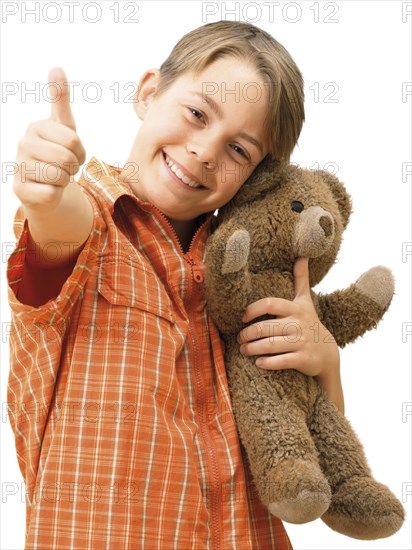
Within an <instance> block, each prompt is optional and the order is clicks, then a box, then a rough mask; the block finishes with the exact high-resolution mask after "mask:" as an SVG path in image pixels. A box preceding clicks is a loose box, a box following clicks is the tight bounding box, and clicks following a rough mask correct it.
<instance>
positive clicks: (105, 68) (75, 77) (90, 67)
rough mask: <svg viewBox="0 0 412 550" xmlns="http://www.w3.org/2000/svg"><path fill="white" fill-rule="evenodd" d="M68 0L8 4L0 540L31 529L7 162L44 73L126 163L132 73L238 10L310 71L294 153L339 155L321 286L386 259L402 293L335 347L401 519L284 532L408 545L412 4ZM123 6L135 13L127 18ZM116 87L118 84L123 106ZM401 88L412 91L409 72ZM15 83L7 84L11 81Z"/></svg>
mask: <svg viewBox="0 0 412 550" xmlns="http://www.w3.org/2000/svg"><path fill="white" fill-rule="evenodd" d="M65 3H66V2H54V3H53V2H46V1H44V0H43V1H41V2H40V3H39V9H38V12H39V17H38V19H39V21H38V22H35V16H34V15H29V14H27V15H26V18H25V19H26V20H25V21H24V15H25V13H24V12H25V11H26V10H28V9H33V8H35V3H34V2H5V1H3V2H2V28H1V46H2V53H1V79H2V86H3V87H2V92H3V94H2V102H1V122H2V124H1V161H2V182H1V198H2V203H1V205H2V209H1V228H2V236H1V238H2V257H1V269H2V273H1V284H2V289H1V303H2V307H1V313H2V355H1V359H2V368H1V384H2V385H1V402H2V416H1V429H2V434H1V435H2V446H1V479H2V484H1V487H2V499H1V508H2V509H1V517H2V524H1V541H0V548H1V549H2V550H12V549H22V548H23V546H24V529H25V520H24V518H25V508H24V502H23V501H24V490H23V486H22V485H21V483H22V477H21V474H20V471H19V469H18V465H17V460H16V457H15V449H14V439H13V434H12V432H11V428H10V425H9V423H8V422H7V415H6V414H5V402H6V385H7V376H8V340H7V327H8V323H9V320H10V314H9V309H8V305H7V293H6V285H5V268H6V260H7V255H8V254H9V253H10V251H11V247H12V243H13V242H14V237H13V232H12V220H13V216H14V212H15V210H16V208H17V206H18V201H17V198H16V197H15V196H14V195H13V193H12V176H11V175H7V169H8V168H9V167H10V164H8V163H12V162H13V161H14V160H15V155H16V148H17V143H18V140H19V139H20V138H21V137H22V136H23V134H24V132H25V130H26V127H27V125H28V124H29V123H30V122H31V121H33V120H38V119H42V118H46V117H48V116H49V112H50V103H49V102H48V101H47V96H46V84H47V73H48V71H49V69H50V68H52V67H53V66H61V67H63V68H64V69H65V71H66V75H67V77H68V80H69V81H71V82H78V83H79V86H77V88H76V89H75V96H74V101H73V104H72V109H73V112H74V115H75V118H76V123H77V130H78V133H79V135H80V137H81V139H82V141H83V143H84V145H85V147H86V151H87V160H89V159H90V157H91V156H92V155H93V156H96V157H97V158H100V159H102V160H104V161H106V162H109V163H111V164H119V165H123V164H124V163H125V162H126V160H127V158H128V155H129V151H130V149H131V146H132V142H133V139H134V136H135V133H136V130H137V128H138V120H137V118H136V116H135V114H134V111H133V108H132V104H131V103H127V102H125V101H124V99H125V98H126V96H128V95H129V96H130V93H131V91H132V87H131V86H129V87H127V83H131V82H132V83H134V84H135V85H136V83H137V81H138V79H139V77H140V75H141V74H142V73H143V72H144V71H145V70H146V69H148V68H149V67H158V66H160V64H161V62H162V61H163V60H164V59H165V58H166V57H167V55H168V53H169V52H170V50H171V48H172V47H173V45H174V44H175V43H176V41H177V40H178V39H179V38H180V37H181V36H182V35H183V34H185V33H186V32H188V31H190V30H192V29H194V28H195V27H198V26H200V25H202V24H203V23H207V22H210V21H216V20H220V19H240V20H245V21H250V22H252V23H255V24H256V25H258V26H260V27H261V28H263V29H265V30H267V31H268V32H270V33H271V34H272V35H273V36H274V37H275V38H276V39H277V40H279V41H280V42H281V43H282V44H283V45H284V46H285V47H286V48H287V49H288V50H289V52H290V53H291V54H292V57H293V58H294V59H295V61H296V63H297V65H298V66H299V67H300V69H301V71H302V73H303V75H304V78H305V92H306V122H305V125H304V128H303V131H302V134H301V138H300V140H299V145H298V147H297V148H296V149H295V152H294V155H293V157H292V160H293V161H294V162H297V163H299V164H300V165H301V166H309V167H315V166H320V167H323V166H325V164H327V163H334V165H335V166H336V167H337V168H338V173H337V175H338V177H339V178H340V179H341V180H342V181H343V182H344V183H345V185H346V187H347V189H348V191H349V193H350V194H351V195H352V197H353V208H354V212H353V215H352V219H351V221H350V224H349V227H348V229H347V231H346V233H345V238H344V243H343V245H342V248H341V252H340V255H339V258H338V262H337V264H336V265H335V266H334V267H333V269H332V270H331V272H330V273H329V274H328V276H327V277H326V278H325V280H324V281H323V282H322V283H321V284H320V285H319V288H318V290H322V291H323V292H328V291H331V290H334V289H336V288H342V287H346V286H348V285H349V284H350V283H352V282H353V281H355V280H356V278H357V277H358V276H359V275H360V274H361V273H362V272H363V271H365V270H366V269H368V268H369V267H371V266H374V265H378V264H383V265H386V266H388V267H390V268H391V269H392V271H393V273H394V275H395V279H396V295H395V297H394V300H393V302H392V305H391V307H390V309H389V311H388V312H387V313H386V315H385V317H384V319H383V320H382V322H381V323H380V324H379V326H378V328H377V329H375V330H373V331H371V332H369V333H367V334H366V335H365V336H364V337H363V338H362V339H360V340H359V341H357V342H356V343H355V344H352V345H350V346H349V347H348V348H347V349H344V350H343V351H342V353H341V358H342V376H343V387H344V393H345V401H346V415H347V416H348V418H349V419H350V421H351V422H352V425H353V426H354V428H355V430H356V431H357V433H358V434H359V436H360V438H361V440H362V442H363V444H364V447H365V450H366V454H367V456H368V459H369V463H370V465H371V467H372V470H373V472H374V475H375V476H376V478H377V479H378V480H380V481H382V482H383V483H385V484H387V485H388V486H389V487H390V488H391V489H392V491H393V492H394V493H395V494H396V495H397V496H398V498H399V499H401V500H403V503H404V506H405V508H406V509H407V514H408V519H407V522H406V523H405V526H404V527H403V528H402V530H401V531H400V532H399V533H398V534H396V535H395V536H393V537H391V538H390V539H384V540H380V541H373V542H366V541H356V540H353V539H350V538H347V537H344V536H343V535H340V534H338V533H335V532H333V531H331V530H330V529H329V528H328V527H326V525H325V524H324V523H323V522H322V521H321V520H317V521H315V522H313V523H311V524H307V525H302V526H292V525H288V524H286V528H287V531H288V534H289V536H290V538H291V541H292V544H293V547H294V548H295V550H304V549H306V550H309V549H328V550H335V549H336V550H338V549H340V550H344V549H357V550H358V549H373V550H377V549H385V550H389V549H390V550H398V549H399V550H400V549H411V548H412V541H411V534H410V533H411V517H410V516H411V502H412V494H411V493H412V472H411V424H412V417H411V414H409V415H407V414H406V415H405V414H404V417H403V411H404V413H405V411H408V410H409V411H411V409H412V405H411V402H412V397H411V354H410V351H411V346H410V341H411V339H412V335H411V336H409V337H407V336H405V338H404V339H405V342H403V341H402V330H403V328H404V330H405V327H406V328H407V325H406V324H407V323H411V321H412V314H411V307H410V304H411V288H410V285H411V262H412V260H411V256H410V255H409V256H408V255H404V256H403V255H402V250H403V246H404V247H405V246H406V247H408V246H409V250H411V248H410V246H411V245H410V244H409V245H408V243H411V241H412V235H411V179H412V176H411V175H410V176H409V177H404V178H403V177H402V165H403V163H407V162H411V128H410V117H411V104H412V96H411V95H407V96H405V97H402V89H403V83H407V82H409V83H410V82H411V80H412V78H411V72H410V64H411V59H410V52H411V23H412V15H409V17H408V16H404V20H405V21H403V16H402V11H403V10H409V11H412V5H411V2H399V1H357V2H355V1H341V2H314V1H307V2H306V1H303V2H224V3H221V2H200V1H193V2H189V1H180V2H179V1H174V2H165V1H152V2H146V1H139V2H115V1H105V2H103V1H101V2H95V3H94V4H98V5H99V7H100V10H101V14H100V20H98V21H97V19H98V15H99V14H98V12H97V11H96V8H95V7H93V5H92V4H93V3H91V2H85V1H83V2H82V5H86V4H89V7H88V9H87V10H86V11H84V12H83V14H82V11H81V9H80V7H79V6H75V5H73V13H74V21H73V22H70V20H69V15H70V12H69V8H68V6H65V5H64V4H65ZM56 4H59V6H60V7H61V19H60V21H57V19H58V15H59V13H58V11H57V10H56V7H55V6H56ZM74 4H76V3H74ZM111 8H112V9H111ZM229 10H232V13H228V11H229ZM12 11H17V13H16V14H14V15H13V14H11V12H12ZM116 12H117V13H116ZM8 14H9V15H8ZM117 15H118V17H117ZM128 15H129V16H130V18H131V22H129V23H126V21H125V19H126V17H127V16H128ZM85 18H88V19H89V20H91V21H95V22H94V23H93V22H88V21H87V20H86V19H85ZM47 19H48V20H49V21H47ZM117 19H118V21H117ZM52 21H56V22H54V23H53V22H52ZM333 21H334V22H333ZM90 82H95V83H97V84H98V86H99V87H100V90H101V92H102V96H101V98H100V100H99V101H97V102H92V99H93V89H92V88H87V85H88V83H90ZM36 83H37V89H38V90H39V94H40V97H37V98H36V97H35V95H27V94H26V93H25V88H24V87H25V86H26V87H27V89H35V87H36ZM116 83H118V84H116ZM115 86H118V87H119V88H118V89H119V91H120V96H119V100H118V101H117V102H116V101H114V91H113V88H114V87H115ZM123 86H126V89H123ZM405 86H406V91H407V90H408V89H409V90H411V85H410V84H409V88H408V86H407V85H404V89H405ZM111 88H112V89H111ZM12 89H13V90H14V93H9V95H7V93H5V92H10V90H12ZM42 92H44V97H42ZM88 92H89V96H87V93H88ZM317 92H318V94H317ZM333 92H335V93H333ZM331 94H332V95H331ZM330 100H337V101H335V102H331V101H330ZM329 166H331V167H332V165H329ZM403 180H404V181H403ZM404 243H406V244H404ZM13 492H14V494H11V493H13ZM240 550H241V549H240Z"/></svg>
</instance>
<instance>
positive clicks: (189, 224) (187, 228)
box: [168, 218, 196, 252]
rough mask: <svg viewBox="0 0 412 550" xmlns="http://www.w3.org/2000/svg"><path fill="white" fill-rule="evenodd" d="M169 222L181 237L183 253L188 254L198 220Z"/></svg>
mask: <svg viewBox="0 0 412 550" xmlns="http://www.w3.org/2000/svg"><path fill="white" fill-rule="evenodd" d="M168 220H169V222H170V224H171V225H172V227H173V229H174V230H175V232H176V235H177V236H178V237H179V241H180V244H181V246H182V249H183V251H184V252H187V251H188V250H189V247H190V243H191V242H192V238H193V234H194V227H195V221H196V220H187V221H178V220H171V219H170V218H168Z"/></svg>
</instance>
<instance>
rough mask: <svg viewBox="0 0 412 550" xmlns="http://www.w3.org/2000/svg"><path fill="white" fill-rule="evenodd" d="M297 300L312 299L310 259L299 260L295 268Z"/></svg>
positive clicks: (302, 258)
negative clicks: (307, 297) (304, 297)
mask: <svg viewBox="0 0 412 550" xmlns="http://www.w3.org/2000/svg"><path fill="white" fill-rule="evenodd" d="M293 277H294V288H295V298H298V297H299V298H300V297H302V296H309V297H310V284H309V258H306V257H301V258H297V260H296V261H295V264H294V266H293Z"/></svg>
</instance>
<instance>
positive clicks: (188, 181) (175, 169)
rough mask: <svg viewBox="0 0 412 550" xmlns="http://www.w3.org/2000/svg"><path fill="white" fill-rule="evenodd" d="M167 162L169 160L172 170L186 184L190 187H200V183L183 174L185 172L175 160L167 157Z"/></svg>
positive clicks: (168, 163)
mask: <svg viewBox="0 0 412 550" xmlns="http://www.w3.org/2000/svg"><path fill="white" fill-rule="evenodd" d="M166 162H167V165H168V166H169V168H170V169H171V170H172V172H174V173H175V174H176V176H177V177H178V178H179V179H180V180H181V181H183V183H185V184H186V185H188V186H189V187H200V185H199V184H198V183H196V182H195V181H193V180H192V179H190V178H188V177H187V176H185V175H184V174H183V172H182V171H181V170H180V168H178V167H177V166H176V164H173V162H172V161H171V160H170V159H169V158H168V157H166Z"/></svg>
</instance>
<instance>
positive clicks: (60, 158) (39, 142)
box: [20, 126, 80, 185]
mask: <svg viewBox="0 0 412 550" xmlns="http://www.w3.org/2000/svg"><path fill="white" fill-rule="evenodd" d="M62 128H63V126H62ZM28 147H29V146H27V147H26V145H25V141H24V140H22V141H21V143H20V148H21V150H22V151H23V152H26V163H27V162H28V161H29V162H32V164H34V169H35V171H34V172H30V173H28V176H29V177H27V179H29V180H31V181H37V182H39V183H41V182H44V183H51V184H53V185H59V183H58V182H57V183H56V182H55V172H56V168H53V167H59V169H60V170H61V171H64V172H66V174H67V176H74V174H76V173H77V172H78V171H79V168H80V164H79V160H78V159H77V157H76V156H75V155H74V153H73V152H72V151H70V150H69V149H67V148H65V147H62V146H61V145H58V144H56V143H52V142H50V141H47V140H44V139H41V138H40V139H36V141H35V142H32V143H31V144H30V151H28ZM40 167H41V169H40ZM49 172H50V174H51V177H52V180H53V181H48V180H49Z"/></svg>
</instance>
